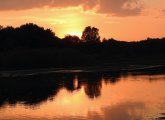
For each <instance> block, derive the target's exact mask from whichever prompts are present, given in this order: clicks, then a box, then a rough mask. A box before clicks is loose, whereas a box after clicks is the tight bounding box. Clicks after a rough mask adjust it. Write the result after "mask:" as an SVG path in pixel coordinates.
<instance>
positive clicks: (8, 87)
mask: <svg viewBox="0 0 165 120" xmlns="http://www.w3.org/2000/svg"><path fill="white" fill-rule="evenodd" d="M119 77H120V75H102V74H80V75H77V76H74V75H72V74H64V75H61V74H59V75H58V74H56V75H40V76H31V77H27V78H26V77H20V78H3V79H2V78H0V79H1V80H0V106H2V105H4V104H5V103H9V104H11V105H14V104H16V103H18V102H21V103H23V104H25V105H37V104H40V103H41V102H44V101H46V100H48V99H52V98H53V97H55V96H56V94H57V93H58V92H59V90H60V89H61V88H65V89H67V90H68V91H70V92H72V91H74V90H78V89H80V88H81V87H82V86H83V87H84V91H85V93H86V95H87V96H88V97H89V98H96V97H99V96H100V95H101V88H102V81H103V80H104V81H105V82H107V83H115V82H117V81H118V78H119ZM109 81H111V82H109Z"/></svg>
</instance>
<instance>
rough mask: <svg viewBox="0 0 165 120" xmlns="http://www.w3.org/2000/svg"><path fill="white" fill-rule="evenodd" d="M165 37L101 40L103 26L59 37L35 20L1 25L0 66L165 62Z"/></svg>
mask: <svg viewBox="0 0 165 120" xmlns="http://www.w3.org/2000/svg"><path fill="white" fill-rule="evenodd" d="M164 51H165V38H147V39H146V40H141V41H137V42H126V41H118V40H115V39H113V38H110V39H103V40H101V39H100V35H99V29H98V28H95V27H91V26H88V27H86V28H85V29H84V31H83V32H82V37H81V38H79V37H77V36H72V35H66V36H65V37H64V38H59V37H58V36H56V34H55V33H54V32H53V31H52V30H51V29H44V28H43V27H40V26H38V25H36V24H33V23H28V24H24V25H21V26H20V27H17V28H14V27H12V26H8V27H3V26H0V58H1V60H0V66H1V67H2V66H3V67H4V68H8V67H11V66H13V68H14V67H15V68H16V67H18V66H21V67H26V66H30V68H31V67H33V66H36V67H38V66H41V67H48V66H49V67H66V66H84V65H92V64H93V65H99V64H105V63H106V64H107V63H108V64H120V63H123V62H124V63H129V64H131V63H132V64H134V63H136V64H137V63H138V64H140V63H141V64H144V63H155V64H157V63H159V64H165V62H163V61H165V54H164Z"/></svg>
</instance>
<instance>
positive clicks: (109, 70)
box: [0, 65, 165, 78]
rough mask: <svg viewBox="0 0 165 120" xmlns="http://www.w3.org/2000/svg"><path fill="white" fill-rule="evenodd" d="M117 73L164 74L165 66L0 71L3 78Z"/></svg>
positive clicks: (0, 76)
mask: <svg viewBox="0 0 165 120" xmlns="http://www.w3.org/2000/svg"><path fill="white" fill-rule="evenodd" d="M115 72H119V73H122V72H164V73H165V65H125V66H86V67H72V68H47V69H32V70H11V71H10V70H9V71H7V70H5V71H0V78H3V77H26V76H35V75H49V74H79V73H115Z"/></svg>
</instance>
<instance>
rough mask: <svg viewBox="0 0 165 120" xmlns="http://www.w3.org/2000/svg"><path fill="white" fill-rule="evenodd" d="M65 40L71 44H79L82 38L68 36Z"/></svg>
mask: <svg viewBox="0 0 165 120" xmlns="http://www.w3.org/2000/svg"><path fill="white" fill-rule="evenodd" d="M63 40H64V41H65V42H69V43H79V42H80V38H79V37H78V36H75V35H66V36H65V37H64V38H63Z"/></svg>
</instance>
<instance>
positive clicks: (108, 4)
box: [98, 0, 142, 16]
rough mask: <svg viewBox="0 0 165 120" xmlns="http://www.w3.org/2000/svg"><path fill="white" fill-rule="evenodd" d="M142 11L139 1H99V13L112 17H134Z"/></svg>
mask: <svg viewBox="0 0 165 120" xmlns="http://www.w3.org/2000/svg"><path fill="white" fill-rule="evenodd" d="M141 11H142V4H141V2H140V0H100V8H99V10H98V12H99V13H104V14H110V15H113V16H136V15H139V14H140V13H141Z"/></svg>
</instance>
